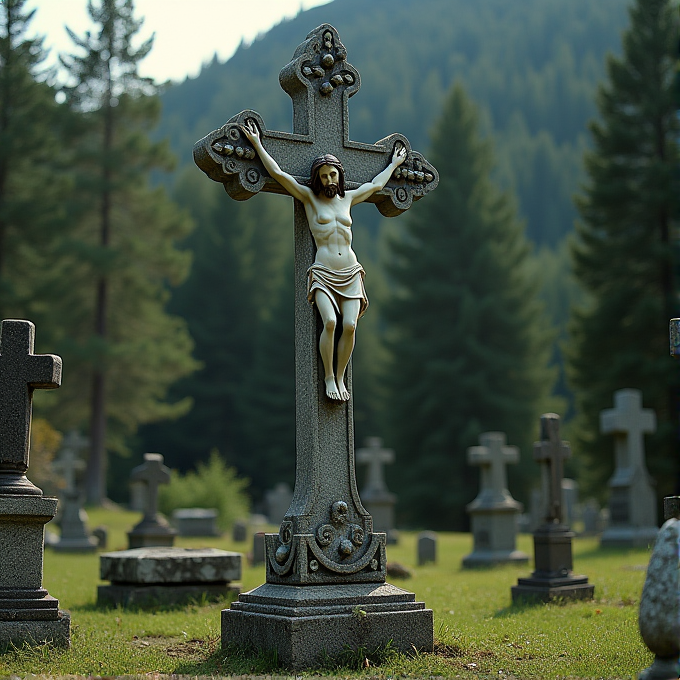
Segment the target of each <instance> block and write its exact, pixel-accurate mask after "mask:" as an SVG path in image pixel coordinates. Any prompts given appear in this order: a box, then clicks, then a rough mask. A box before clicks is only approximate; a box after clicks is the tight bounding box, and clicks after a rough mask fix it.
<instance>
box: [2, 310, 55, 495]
mask: <svg viewBox="0 0 680 680" xmlns="http://www.w3.org/2000/svg"><path fill="white" fill-rule="evenodd" d="M34 342H35V326H34V325H33V324H32V323H31V322H30V321H21V320H17V319H6V320H4V321H3V322H2V329H1V330H0V494H16V495H32V496H42V491H41V490H40V489H39V488H38V487H37V486H35V485H34V484H32V483H31V482H30V481H29V480H28V479H27V478H26V470H28V452H29V438H30V433H31V411H32V402H33V391H34V390H36V389H39V390H49V389H55V388H57V387H59V386H60V385H61V358H60V357H58V356H55V355H53V354H33V347H34Z"/></svg>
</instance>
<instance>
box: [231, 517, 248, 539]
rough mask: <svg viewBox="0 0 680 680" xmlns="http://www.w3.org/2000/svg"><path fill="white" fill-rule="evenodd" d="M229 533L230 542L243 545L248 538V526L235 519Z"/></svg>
mask: <svg viewBox="0 0 680 680" xmlns="http://www.w3.org/2000/svg"><path fill="white" fill-rule="evenodd" d="M231 532H232V533H231V540H232V541H234V543H243V542H244V541H245V540H246V539H247V537H248V525H247V524H246V523H245V522H244V521H243V520H240V519H237V520H236V521H235V522H234V526H233V527H232V529H231Z"/></svg>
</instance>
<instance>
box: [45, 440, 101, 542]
mask: <svg viewBox="0 0 680 680" xmlns="http://www.w3.org/2000/svg"><path fill="white" fill-rule="evenodd" d="M89 445H90V440H89V439H87V437H83V436H82V435H81V434H80V433H79V432H77V431H76V430H72V431H71V432H69V433H68V434H67V435H66V436H65V437H64V439H63V441H62V443H61V451H60V452H59V457H58V458H57V460H56V461H54V463H53V464H52V468H53V469H54V471H55V472H57V473H58V474H61V475H62V477H63V478H64V480H65V483H66V487H65V488H64V489H63V490H62V491H61V493H60V500H61V506H62V507H61V513H60V515H61V516H60V519H59V526H60V528H61V536H60V538H59V541H58V542H57V543H55V544H54V545H53V546H52V547H53V548H54V549H55V550H58V551H60V552H94V551H95V550H96V549H97V540H96V539H95V538H93V537H92V536H91V535H90V532H89V531H88V529H87V513H86V512H85V510H84V509H83V507H82V497H81V494H80V491H79V490H78V486H77V483H76V475H77V473H78V472H79V471H81V470H84V469H85V461H83V460H81V459H80V458H79V452H80V451H82V450H83V449H86V448H87V447H88V446H89Z"/></svg>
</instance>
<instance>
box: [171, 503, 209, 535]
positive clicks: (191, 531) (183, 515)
mask: <svg viewBox="0 0 680 680" xmlns="http://www.w3.org/2000/svg"><path fill="white" fill-rule="evenodd" d="M172 523H173V524H174V525H175V527H176V528H177V531H179V535H180V536H219V535H220V532H219V530H218V529H217V510H216V509H215V508H177V509H176V510H173V511H172Z"/></svg>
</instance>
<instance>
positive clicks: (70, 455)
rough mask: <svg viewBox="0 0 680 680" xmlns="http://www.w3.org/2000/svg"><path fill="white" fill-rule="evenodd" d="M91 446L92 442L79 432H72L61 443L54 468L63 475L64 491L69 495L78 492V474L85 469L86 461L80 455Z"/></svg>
mask: <svg viewBox="0 0 680 680" xmlns="http://www.w3.org/2000/svg"><path fill="white" fill-rule="evenodd" d="M89 445H90V440H89V439H88V438H87V437H83V435H82V434H80V432H78V431H77V430H71V431H70V432H69V433H68V434H67V435H66V436H65V437H64V439H63V440H62V442H61V452H60V454H59V458H58V459H57V460H56V461H55V462H54V463H53V464H52V468H53V469H54V470H55V472H57V473H59V474H61V475H63V477H64V480H65V481H66V488H65V489H64V491H65V492H66V493H67V494H72V493H74V492H75V491H76V474H77V473H78V472H79V471H80V470H83V469H84V468H85V461H84V460H81V459H80V457H79V455H78V454H79V453H80V451H82V450H84V449H86V448H87V447H88V446H89Z"/></svg>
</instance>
